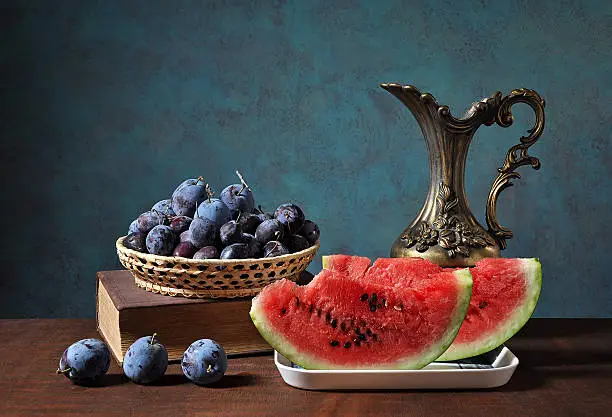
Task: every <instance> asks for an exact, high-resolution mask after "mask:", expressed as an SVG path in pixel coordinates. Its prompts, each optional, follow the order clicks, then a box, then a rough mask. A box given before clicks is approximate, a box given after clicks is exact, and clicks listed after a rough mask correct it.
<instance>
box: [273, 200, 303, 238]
mask: <svg viewBox="0 0 612 417" xmlns="http://www.w3.org/2000/svg"><path fill="white" fill-rule="evenodd" d="M274 218H275V219H277V220H278V221H280V222H281V223H282V224H284V225H285V227H287V230H289V233H290V234H293V233H297V232H298V231H299V230H300V229H301V228H302V226H304V220H305V217H304V212H303V211H302V209H301V208H300V207H299V206H297V205H295V204H291V203H285V204H281V205H280V206H278V208H277V209H276V211H275V212H274Z"/></svg>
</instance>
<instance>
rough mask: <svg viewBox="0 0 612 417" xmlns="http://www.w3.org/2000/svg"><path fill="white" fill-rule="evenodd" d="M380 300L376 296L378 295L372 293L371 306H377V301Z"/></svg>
mask: <svg viewBox="0 0 612 417" xmlns="http://www.w3.org/2000/svg"><path fill="white" fill-rule="evenodd" d="M377 300H378V296H377V295H376V293H375V292H374V293H372V297H370V303H371V304H376V301H377Z"/></svg>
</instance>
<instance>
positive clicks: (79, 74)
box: [0, 1, 612, 317]
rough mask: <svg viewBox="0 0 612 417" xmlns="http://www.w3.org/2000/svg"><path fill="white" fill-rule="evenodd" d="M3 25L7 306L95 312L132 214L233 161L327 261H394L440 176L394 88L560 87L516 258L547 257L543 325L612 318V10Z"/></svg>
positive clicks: (522, 119)
mask: <svg viewBox="0 0 612 417" xmlns="http://www.w3.org/2000/svg"><path fill="white" fill-rule="evenodd" d="M174 3H176V4H174ZM0 30H2V36H1V38H0V64H1V76H2V78H1V80H2V83H1V86H0V92H1V93H0V94H1V95H2V96H1V100H0V103H1V104H0V105H1V107H0V120H2V124H1V127H0V134H1V136H0V137H1V149H0V151H1V153H0V159H1V161H0V162H1V167H0V169H1V170H2V178H3V192H2V204H1V205H0V210H1V216H2V219H3V223H2V226H1V227H0V230H1V233H0V236H1V239H0V241H1V242H2V250H1V255H0V256H1V265H2V273H1V275H0V276H1V278H0V314H1V315H2V316H3V317H34V316H37V317H72V316H79V317H80V316H83V317H92V316H93V315H94V308H95V307H94V306H95V301H94V300H95V298H94V287H95V273H96V271H98V270H102V269H111V268H116V267H118V266H119V264H118V261H117V259H116V254H115V252H114V241H115V239H116V237H117V236H119V235H121V234H124V232H125V231H126V229H127V226H128V224H129V223H130V221H131V220H132V218H133V217H135V216H136V215H137V214H139V213H140V212H142V211H144V210H145V209H148V208H149V207H150V206H151V205H152V204H153V203H154V202H155V201H157V200H159V199H161V198H164V197H165V196H168V195H169V194H170V193H171V192H172V190H173V189H174V187H175V186H176V185H177V184H178V183H179V182H181V180H183V179H184V178H188V177H194V176H198V175H204V176H206V178H207V179H208V180H209V181H210V182H211V183H212V184H213V185H214V186H215V187H216V188H217V189H218V190H219V189H221V187H223V186H224V185H226V184H228V183H231V182H234V180H235V177H234V176H233V171H234V169H236V168H239V169H240V170H241V171H242V172H243V173H244V174H245V176H246V177H247V178H248V179H249V182H250V183H251V185H252V187H253V189H254V191H255V193H256V198H257V200H258V202H259V203H260V204H262V205H263V206H264V208H267V209H272V208H274V207H275V206H276V205H277V204H279V203H281V202H284V201H286V200H294V201H297V202H299V203H303V206H304V208H305V210H306V212H307V215H308V216H309V217H311V218H313V219H315V220H317V221H318V222H319V223H320V226H321V229H322V247H321V253H323V254H325V253H330V252H348V253H358V254H363V255H367V256H371V257H377V256H385V255H387V254H388V250H389V247H390V245H391V243H392V242H393V240H394V239H395V237H396V236H397V235H398V233H399V232H400V231H401V230H402V229H403V227H405V226H406V225H407V224H408V223H409V222H410V221H411V220H412V218H413V216H414V215H415V214H416V213H417V211H418V210H419V208H420V206H421V204H422V203H423V199H424V197H425V191H426V187H427V182H428V171H427V159H426V157H427V155H426V151H425V146H424V142H423V139H422V136H421V133H420V131H419V128H418V126H417V124H416V122H415V121H414V119H413V118H412V116H411V115H410V114H409V112H408V111H407V110H406V109H405V108H403V106H402V105H401V103H399V102H398V101H397V100H396V99H395V98H394V97H392V96H391V95H390V94H388V93H386V92H385V91H383V90H382V89H380V88H379V87H378V84H379V83H380V82H387V81H398V82H403V83H412V84H415V85H416V86H417V87H419V88H421V89H422V90H425V91H429V92H431V93H432V94H434V96H435V97H436V98H437V99H438V100H439V101H440V102H442V103H446V104H448V105H450V106H451V109H452V110H453V112H454V114H457V115H458V114H462V113H463V112H464V111H465V109H466V108H467V107H468V106H469V105H470V104H471V103H472V102H473V101H475V100H477V99H480V98H482V97H484V96H487V95H489V94H491V93H493V92H494V91H496V90H501V91H502V92H504V93H507V92H509V91H510V90H511V89H513V88H517V87H528V88H532V89H535V90H537V91H538V92H539V93H540V94H541V95H542V96H543V97H544V98H545V99H546V101H547V108H546V109H547V126H546V130H545V133H544V136H543V138H542V139H541V141H540V142H539V143H538V144H536V145H535V146H534V147H533V148H532V150H531V153H532V154H533V155H535V156H538V157H540V158H541V161H542V169H541V170H540V171H538V172H536V171H532V170H531V169H529V168H523V169H522V170H521V172H522V173H523V179H521V180H519V181H516V187H513V188H511V189H509V190H507V191H505V193H504V194H503V196H502V198H501V201H500V207H499V210H498V211H499V217H500V218H501V219H502V224H503V225H505V226H507V227H509V228H511V229H513V230H514V232H515V234H516V238H515V239H513V240H511V241H510V242H509V248H508V250H507V251H506V252H505V256H509V257H517V256H525V257H532V256H538V257H540V258H541V261H542V264H543V268H544V289H543V294H542V297H541V299H540V303H539V305H538V308H537V311H536V314H537V316H611V315H612V301H611V300H612V291H611V289H610V278H609V274H608V272H607V271H608V269H609V259H610V249H612V248H611V245H610V243H609V242H610V236H611V235H612V226H611V223H610V221H609V218H610V216H609V212H610V205H611V202H612V181H611V179H610V177H611V175H612V157H611V155H612V154H611V152H610V151H611V149H610V147H611V145H610V134H609V129H610V125H611V124H612V118H611V113H610V108H612V81H611V74H612V52H611V51H612V48H610V39H611V38H612V2H599V1H590V2H589V1H531V2H529V1H512V2H493V1H475V2H467V1H452V2H451V1H428V2H416V1H387V2H370V1H361V2H358V1H312V2H311V1H301V2H297V1H296V2H266V1H259V2H257V4H250V3H249V2H246V1H224V2H185V1H182V2H170V1H167V2H157V1H156V2H153V1H149V2H144V1H124V2H117V1H56V2H48V1H27V2H26V1H24V2H14V1H5V2H2V4H1V5H0ZM515 116H516V123H515V125H514V126H513V127H511V128H508V129H502V128H499V127H488V128H481V129H480V130H479V132H478V134H477V135H476V138H475V141H474V143H473V145H472V150H471V153H470V156H469V161H468V177H467V184H468V185H467V186H468V195H469V198H470V201H471V204H472V207H473V210H474V212H475V213H476V214H477V216H478V217H479V218H480V219H481V221H483V217H484V202H485V199H486V195H487V193H488V189H489V187H490V184H491V182H492V180H493V178H494V175H495V172H496V168H497V167H498V166H500V165H501V162H502V160H503V157H504V155H505V152H506V149H507V148H508V147H509V146H510V145H512V144H514V143H516V142H517V140H518V137H519V136H520V135H522V134H523V133H524V131H525V130H526V129H527V128H528V127H530V124H531V123H532V121H533V117H532V116H531V114H530V113H529V111H528V109H523V108H517V109H516V110H515ZM319 262H320V258H317V259H316V260H315V263H314V264H313V265H312V268H311V271H314V272H316V270H317V269H318V265H320V263H319Z"/></svg>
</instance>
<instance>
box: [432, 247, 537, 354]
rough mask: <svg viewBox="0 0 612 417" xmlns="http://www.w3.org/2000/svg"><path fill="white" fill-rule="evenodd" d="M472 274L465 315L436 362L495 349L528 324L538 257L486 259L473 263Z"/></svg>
mask: <svg viewBox="0 0 612 417" xmlns="http://www.w3.org/2000/svg"><path fill="white" fill-rule="evenodd" d="M471 272H472V277H473V279H474V288H473V292H472V300H471V301H470V308H469V310H468V314H467V316H466V318H465V321H464V322H463V325H462V326H461V330H459V334H458V335H457V338H456V339H455V341H454V342H453V344H452V345H451V346H450V348H449V349H448V350H447V351H446V352H444V354H443V355H442V356H440V358H439V359H438V360H439V361H451V360H457V359H463V358H468V357H470V356H476V355H480V354H482V353H484V352H488V351H490V350H491V349H495V348H496V347H498V346H500V345H501V344H503V343H504V342H505V341H507V340H508V339H510V338H511V337H512V336H514V335H515V334H516V333H517V332H518V331H519V330H520V329H521V328H522V327H523V326H524V325H525V323H527V320H529V318H530V317H531V315H532V314H533V311H534V309H535V306H536V304H537V302H538V298H539V296H540V290H541V288H542V266H541V265H540V262H539V260H538V259H537V258H531V259H522V258H515V259H506V258H485V259H483V260H481V261H478V262H476V266H475V267H474V268H471Z"/></svg>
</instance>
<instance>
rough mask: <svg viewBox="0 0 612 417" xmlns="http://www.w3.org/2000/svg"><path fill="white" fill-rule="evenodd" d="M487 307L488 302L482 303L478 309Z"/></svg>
mask: <svg viewBox="0 0 612 417" xmlns="http://www.w3.org/2000/svg"><path fill="white" fill-rule="evenodd" d="M486 306H487V302H486V301H481V302H480V303H479V304H478V308H485V307H486Z"/></svg>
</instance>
